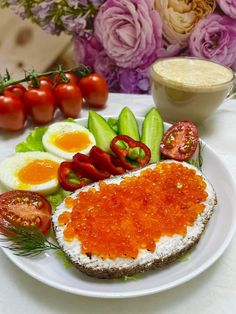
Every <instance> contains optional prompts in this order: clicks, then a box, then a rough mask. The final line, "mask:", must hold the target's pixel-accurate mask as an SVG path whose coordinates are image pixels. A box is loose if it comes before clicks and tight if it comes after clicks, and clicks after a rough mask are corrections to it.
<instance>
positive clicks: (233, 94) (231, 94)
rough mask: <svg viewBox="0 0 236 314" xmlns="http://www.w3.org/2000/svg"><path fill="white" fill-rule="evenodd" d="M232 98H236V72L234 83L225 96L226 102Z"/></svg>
mask: <svg viewBox="0 0 236 314" xmlns="http://www.w3.org/2000/svg"><path fill="white" fill-rule="evenodd" d="M232 98H236V72H234V83H233V86H232V88H231V90H230V91H229V93H228V95H227V96H226V100H229V99H232Z"/></svg>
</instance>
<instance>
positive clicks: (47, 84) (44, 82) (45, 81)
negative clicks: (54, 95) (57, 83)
mask: <svg viewBox="0 0 236 314" xmlns="http://www.w3.org/2000/svg"><path fill="white" fill-rule="evenodd" d="M38 83H39V86H38V87H39V88H49V89H53V82H52V81H51V80H50V78H48V77H47V76H40V77H39V78H38ZM29 88H34V86H33V83H32V82H30V84H29Z"/></svg>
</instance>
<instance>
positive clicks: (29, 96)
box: [24, 88, 56, 124]
mask: <svg viewBox="0 0 236 314" xmlns="http://www.w3.org/2000/svg"><path fill="white" fill-rule="evenodd" d="M24 103H25V105H26V110H27V112H28V113H29V115H31V116H32V119H33V121H34V122H35V123H38V124H46V123H49V122H51V121H52V119H53V116H54V112H55V109H56V102H55V97H54V95H53V93H52V91H51V90H50V89H48V88H31V89H28V90H27V91H26V92H25V95H24Z"/></svg>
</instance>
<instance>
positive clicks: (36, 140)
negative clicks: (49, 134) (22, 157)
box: [16, 127, 48, 153]
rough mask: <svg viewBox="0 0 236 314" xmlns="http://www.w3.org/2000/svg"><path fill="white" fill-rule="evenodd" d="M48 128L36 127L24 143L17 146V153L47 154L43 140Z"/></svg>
mask: <svg viewBox="0 0 236 314" xmlns="http://www.w3.org/2000/svg"><path fill="white" fill-rule="evenodd" d="M47 129H48V127H40V128H39V127H36V128H35V129H34V130H33V131H32V132H31V133H30V134H29V135H28V136H27V137H26V140H25V141H24V142H21V143H19V144H17V145H16V152H17V153H19V152H34V151H38V152H45V149H44V146H43V143H42V138H43V135H44V134H45V132H46V131H47Z"/></svg>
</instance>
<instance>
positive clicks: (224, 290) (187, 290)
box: [0, 94, 236, 314]
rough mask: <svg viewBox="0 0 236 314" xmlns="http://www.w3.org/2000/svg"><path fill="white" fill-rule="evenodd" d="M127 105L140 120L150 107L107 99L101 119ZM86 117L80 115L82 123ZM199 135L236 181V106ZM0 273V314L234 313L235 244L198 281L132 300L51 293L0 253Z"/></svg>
mask: <svg viewBox="0 0 236 314" xmlns="http://www.w3.org/2000/svg"><path fill="white" fill-rule="evenodd" d="M126 105H127V106H129V107H130V108H131V109H132V110H133V111H134V112H135V114H136V115H137V116H143V115H144V114H145V112H146V111H147V110H148V109H149V108H150V107H151V106H152V105H153V101H152V98H151V97H150V96H136V95H122V94H111V95H110V99H109V103H108V106H107V107H106V108H105V109H103V110H101V111H100V113H101V114H107V115H109V114H117V113H119V112H120V109H121V108H122V107H123V106H126ZM200 105H201V104H200ZM202 105H204V104H202ZM86 116H87V111H86V110H83V111H82V114H81V117H86ZM200 135H201V137H202V138H203V139H204V140H205V141H206V142H207V143H208V144H209V145H211V146H212V147H213V148H214V149H215V151H216V152H217V153H218V154H219V155H220V156H221V157H222V159H223V161H225V163H226V166H227V167H228V168H229V169H230V170H231V172H232V175H233V176H234V179H235V181H236V100H230V101H227V102H225V103H224V104H223V105H222V106H221V107H220V108H219V109H218V111H217V112H216V113H215V114H214V115H213V116H212V117H211V118H210V119H208V120H207V121H205V122H204V123H203V124H202V125H200ZM12 136H13V135H8V136H6V135H5V134H4V135H2V134H0V148H1V149H0V151H1V153H2V150H3V149H4V151H7V152H8V151H9V153H11V152H12V147H10V145H8V141H11V137H12ZM21 136H22V135H20V137H21ZM3 141H4V142H3ZM235 201H236V196H235ZM0 269H1V279H0V314H21V313H22V314H32V313H34V314H54V313H55V314H73V313H76V314H79V313H84V314H87V313H88V314H93V313H96V314H104V313H109V314H110V313H112V314H118V313H119V314H122V313H127V314H144V313H145V314H154V313H155V314H156V313H158V314H160V313H170V314H172V313H175V314H185V313H186V314H195V313H196V314H198V313H204V314H208V313H214V314H218V313H219V314H222V313H226V314H231V313H232V314H234V313H236V240H235V238H234V239H233V241H232V242H231V244H230V246H229V247H228V249H227V250H226V252H225V253H224V255H223V256H222V257H221V258H220V259H219V260H218V261H217V262H216V263H215V264H214V265H213V266H212V267H211V268H210V269H208V270H207V271H205V272H204V273H202V274H201V275H200V276H198V277H197V278H195V279H193V280H191V281H189V282H187V283H185V284H183V285H181V286H178V287H176V288H173V289H171V290H168V291H165V292H162V293H159V294H154V295H151V296H146V297H140V298H133V299H116V300H112V299H109V300H107V299H92V298H86V297H80V296H76V295H72V294H68V293H65V292H62V291H59V290H56V289H53V288H51V287H48V286H46V285H44V284H43V283H41V282H38V281H37V280H35V279H33V278H31V277H30V276H28V275H27V274H25V273H24V272H23V271H21V270H20V269H18V268H17V267H16V266H15V265H14V264H13V263H12V262H11V261H9V260H8V258H7V257H6V256H5V255H4V254H3V253H2V251H0Z"/></svg>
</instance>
